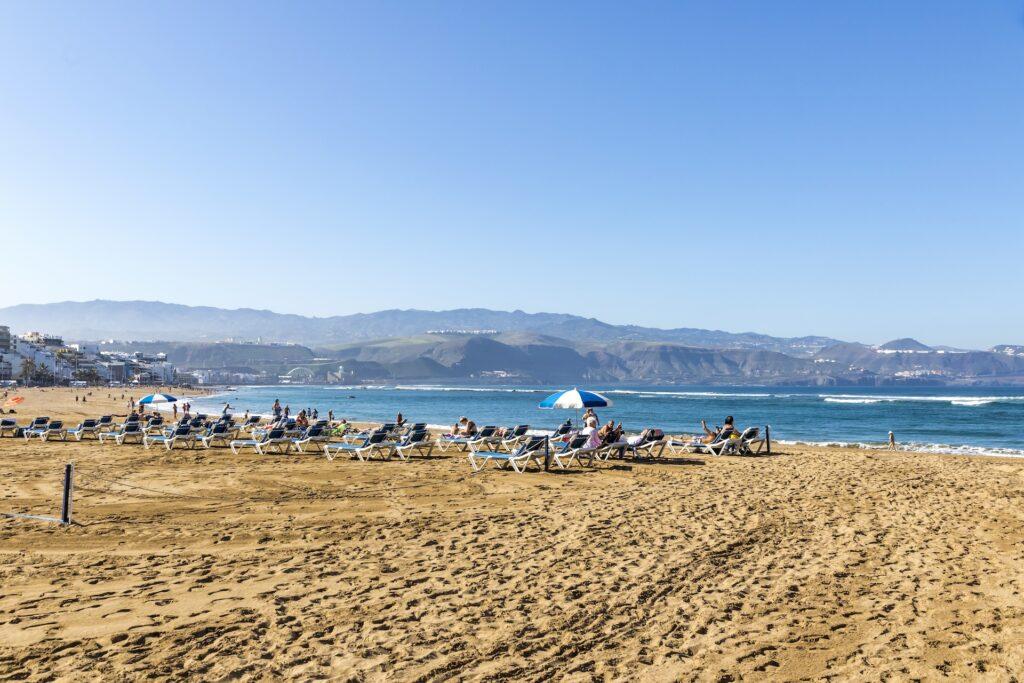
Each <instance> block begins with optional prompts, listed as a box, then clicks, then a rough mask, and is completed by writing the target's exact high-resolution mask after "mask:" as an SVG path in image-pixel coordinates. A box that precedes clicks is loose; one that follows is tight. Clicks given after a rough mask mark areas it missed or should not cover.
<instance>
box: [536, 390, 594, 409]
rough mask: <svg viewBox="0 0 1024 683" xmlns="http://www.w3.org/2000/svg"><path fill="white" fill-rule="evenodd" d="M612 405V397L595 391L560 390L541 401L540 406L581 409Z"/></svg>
mask: <svg viewBox="0 0 1024 683" xmlns="http://www.w3.org/2000/svg"><path fill="white" fill-rule="evenodd" d="M610 405H612V402H611V400H610V399H608V398H605V397H604V396H602V395H601V394H599V393H597V392H594V391H580V390H579V389H572V390H570V391H558V392H555V393H553V394H551V395H550V396H548V397H547V398H546V399H544V400H543V401H541V402H540V405H538V406H537V407H538V408H563V409H566V410H580V409H581V408H607V407H609V406H610Z"/></svg>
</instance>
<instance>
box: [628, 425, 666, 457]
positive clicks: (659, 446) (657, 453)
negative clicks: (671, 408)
mask: <svg viewBox="0 0 1024 683" xmlns="http://www.w3.org/2000/svg"><path fill="white" fill-rule="evenodd" d="M667 442H668V440H667V439H666V438H665V433H664V432H662V431H661V430H660V429H645V430H644V432H643V433H642V434H641V435H640V439H639V440H638V441H636V442H635V443H632V444H630V450H631V451H632V452H633V457H634V458H639V457H641V456H646V457H648V458H660V457H661V456H662V455H663V454H664V453H665V444H666V443H667Z"/></svg>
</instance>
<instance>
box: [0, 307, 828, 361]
mask: <svg viewBox="0 0 1024 683" xmlns="http://www.w3.org/2000/svg"><path fill="white" fill-rule="evenodd" d="M0 324H5V325H9V326H10V327H11V328H12V330H13V331H15V332H19V333H21V332H27V331H31V330H40V331H47V332H52V333H54V334H61V335H64V336H65V337H67V338H69V339H79V340H93V341H95V340H100V339H122V340H173V341H221V340H227V339H231V340H236V341H237V340H246V341H252V340H257V339H259V340H261V341H263V342H293V343H298V344H304V345H307V346H318V347H330V346H338V345H344V344H349V343H352V342H358V341H368V340H374V339H383V338H389V337H410V336H415V335H419V334H424V333H427V332H430V331H439V330H465V331H474V332H475V331H483V330H490V331H495V332H531V333H535V334H541V335H548V336H551V337H557V338H560V339H567V340H569V341H574V342H577V341H590V342H613V341H660V342H674V343H678V344H685V345H687V346H700V347H706V348H736V349H765V350H770V351H781V352H784V353H790V354H796V355H811V354H813V353H815V352H817V351H819V350H821V349H822V348H825V347H826V346H830V345H832V344H835V343H836V341H837V340H835V339H830V338H828V337H798V338H783V337H772V336H769V335H765V334H756V333H753V332H741V333H732V332H723V331H720V330H701V329H694V328H677V329H669V330H662V329H657V328H652V327H640V326H637V325H611V324H608V323H605V322H601V321H600V320H596V319H594V318H584V317H581V316H576V315H567V314H562V313H524V312H523V311H492V310H488V309H484V308H462V309H456V310H451V311H420V310H388V311H379V312H376V313H357V314H355V315H343V316H333V317H328V318H314V317H306V316H301V315H292V314H282V313H274V312H272V311H266V310H256V309H251V308H240V309H235V310H228V309H223V308H212V307H208V306H183V305H180V304H167V303H162V302H158V301H105V300H96V301H81V302H79V301H64V302H61V303H53V304H19V305H17V306H9V307H7V308H0Z"/></svg>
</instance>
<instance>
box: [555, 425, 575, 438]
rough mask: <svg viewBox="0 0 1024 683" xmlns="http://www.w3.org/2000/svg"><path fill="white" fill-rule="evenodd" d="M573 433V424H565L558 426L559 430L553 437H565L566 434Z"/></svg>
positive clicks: (556, 430)
mask: <svg viewBox="0 0 1024 683" xmlns="http://www.w3.org/2000/svg"><path fill="white" fill-rule="evenodd" d="M571 431H572V425H571V424H566V423H564V422H563V423H562V424H560V425H558V428H557V429H555V431H554V433H553V434H552V436H565V435H566V434H568V433H569V432H571Z"/></svg>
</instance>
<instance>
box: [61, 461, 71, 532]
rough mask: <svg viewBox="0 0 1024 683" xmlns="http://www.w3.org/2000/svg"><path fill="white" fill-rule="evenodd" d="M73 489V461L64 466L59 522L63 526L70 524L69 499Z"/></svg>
mask: <svg viewBox="0 0 1024 683" xmlns="http://www.w3.org/2000/svg"><path fill="white" fill-rule="evenodd" d="M74 489H75V463H73V462H69V463H68V464H67V465H65V466H64V495H63V497H62V498H61V503H60V523H61V524H63V525H64V526H67V525H69V524H71V501H72V497H73V494H74Z"/></svg>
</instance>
